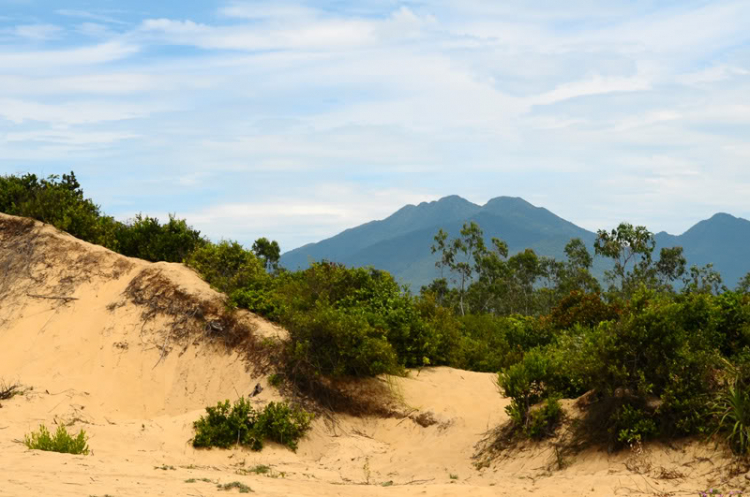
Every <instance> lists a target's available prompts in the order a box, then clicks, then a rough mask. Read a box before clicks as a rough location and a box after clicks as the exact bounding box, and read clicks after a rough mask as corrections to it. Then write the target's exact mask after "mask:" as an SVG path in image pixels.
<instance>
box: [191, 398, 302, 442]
mask: <svg viewBox="0 0 750 497" xmlns="http://www.w3.org/2000/svg"><path fill="white" fill-rule="evenodd" d="M206 413H207V415H206V416H202V417H201V418H200V419H199V420H198V421H196V422H195V423H193V427H194V428H195V437H194V438H193V446H194V447H220V448H223V449H226V448H229V447H231V446H233V445H242V446H245V447H248V448H250V449H252V450H255V451H259V450H261V449H263V441H264V440H266V439H268V440H272V441H274V442H277V443H280V444H282V445H285V446H287V447H289V448H290V449H292V450H294V451H296V450H297V444H298V441H299V439H300V438H302V436H303V435H304V434H305V432H306V431H307V430H308V429H309V428H310V423H311V422H312V417H313V416H312V414H309V413H307V412H305V411H303V410H302V409H300V408H297V407H291V406H289V405H288V404H286V403H275V402H270V403H269V404H268V405H266V407H265V408H264V409H263V410H262V411H261V412H257V411H255V409H253V407H252V405H251V404H250V402H249V401H248V400H246V399H245V398H244V397H241V398H240V399H238V400H237V401H236V402H235V403H234V404H233V405H232V404H230V403H229V401H228V400H227V401H225V402H219V403H218V404H217V405H216V407H207V408H206Z"/></svg>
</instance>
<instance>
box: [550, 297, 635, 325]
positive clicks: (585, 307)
mask: <svg viewBox="0 0 750 497" xmlns="http://www.w3.org/2000/svg"><path fill="white" fill-rule="evenodd" d="M620 312H621V310H620V309H619V307H618V306H617V305H616V304H612V303H605V302H604V301H603V300H602V298H601V295H600V294H598V293H583V292H579V291H573V292H571V293H570V294H569V295H568V296H567V297H565V298H563V299H562V300H561V301H560V303H559V304H558V305H557V306H556V307H554V308H553V309H552V312H550V314H549V316H547V317H546V318H545V319H546V320H547V321H548V322H549V323H550V325H551V326H552V327H553V328H555V329H558V330H565V329H569V328H572V327H573V326H574V325H581V326H586V327H594V326H596V325H598V324H599V323H601V322H602V321H612V320H617V318H618V317H619V314H620Z"/></svg>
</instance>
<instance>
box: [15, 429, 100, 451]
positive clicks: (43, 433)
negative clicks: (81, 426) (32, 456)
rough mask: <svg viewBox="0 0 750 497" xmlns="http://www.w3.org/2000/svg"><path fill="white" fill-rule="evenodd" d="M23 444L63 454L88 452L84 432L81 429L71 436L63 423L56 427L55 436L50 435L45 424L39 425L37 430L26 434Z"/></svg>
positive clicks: (30, 447) (34, 448)
mask: <svg viewBox="0 0 750 497" xmlns="http://www.w3.org/2000/svg"><path fill="white" fill-rule="evenodd" d="M24 444H26V447H28V448H29V449H32V450H46V451H52V452H61V453H63V454H83V455H88V453H89V446H88V437H87V436H86V432H85V431H83V430H81V431H80V432H78V435H77V436H76V437H71V436H70V435H69V434H68V430H66V429H65V426H63V425H59V426H58V427H57V431H56V432H55V436H51V435H50V433H49V430H47V427H46V426H44V425H40V426H39V431H38V432H32V433H31V434H29V435H26V437H25V438H24Z"/></svg>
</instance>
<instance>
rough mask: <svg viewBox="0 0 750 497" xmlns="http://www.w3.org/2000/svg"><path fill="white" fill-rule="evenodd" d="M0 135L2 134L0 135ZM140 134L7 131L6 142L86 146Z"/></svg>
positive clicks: (105, 143)
mask: <svg viewBox="0 0 750 497" xmlns="http://www.w3.org/2000/svg"><path fill="white" fill-rule="evenodd" d="M0 136H2V135H0ZM139 136H140V135H137V134H135V133H127V132H119V133H118V132H107V131H73V130H64V129H50V130H43V131H42V130H40V131H22V132H13V133H7V134H6V135H5V137H4V139H5V141H6V142H45V143H54V144H62V145H75V146H88V145H109V144H112V143H114V142H117V141H121V140H129V139H133V138H138V137H139Z"/></svg>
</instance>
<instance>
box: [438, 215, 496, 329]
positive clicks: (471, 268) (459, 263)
mask: <svg viewBox="0 0 750 497" xmlns="http://www.w3.org/2000/svg"><path fill="white" fill-rule="evenodd" d="M460 233H461V236H460V237H459V238H454V239H453V240H450V241H449V240H448V233H446V232H445V231H443V230H442V229H440V230H439V231H438V233H437V234H436V235H435V237H434V240H435V244H434V245H432V247H431V250H432V253H433V254H435V253H438V252H439V253H440V259H439V260H438V261H437V262H435V266H436V267H438V268H440V270H441V273H442V271H443V270H444V269H445V268H446V267H447V268H448V269H449V270H450V271H451V273H452V274H453V282H454V283H455V284H456V285H457V286H458V291H459V309H460V310H461V315H462V316H463V315H465V314H466V309H465V305H464V298H465V296H466V290H467V287H468V285H469V284H470V283H471V281H472V279H473V276H474V272H475V271H476V270H477V268H478V266H479V265H480V261H481V259H482V257H483V255H484V253H485V252H486V250H487V249H486V247H485V244H484V234H483V232H482V229H481V228H480V227H479V225H478V224H477V223H475V222H474V221H471V222H470V223H464V225H463V228H462V229H461V232H460Z"/></svg>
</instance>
